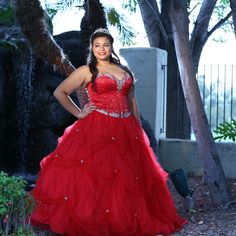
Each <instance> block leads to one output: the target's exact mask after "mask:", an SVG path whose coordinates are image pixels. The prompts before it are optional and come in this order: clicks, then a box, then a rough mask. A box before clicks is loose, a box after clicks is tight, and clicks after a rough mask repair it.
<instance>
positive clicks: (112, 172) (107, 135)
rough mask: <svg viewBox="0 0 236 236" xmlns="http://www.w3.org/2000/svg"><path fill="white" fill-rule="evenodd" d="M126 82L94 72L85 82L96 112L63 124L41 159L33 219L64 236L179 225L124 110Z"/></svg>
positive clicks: (128, 234) (112, 235) (135, 235)
mask: <svg viewBox="0 0 236 236" xmlns="http://www.w3.org/2000/svg"><path fill="white" fill-rule="evenodd" d="M132 85H133V81H132V78H131V77H130V76H129V75H128V74H125V75H124V77H123V79H122V80H119V79H116V78H115V77H114V76H112V75H110V74H99V75H98V76H97V78H96V90H95V91H94V90H93V88H92V84H91V83H90V84H89V85H88V87H87V91H88V95H89V98H90V101H91V102H92V103H94V104H95V105H96V106H97V109H96V110H95V111H93V112H92V113H90V114H89V115H88V116H87V117H85V118H84V119H81V120H78V121H76V122H75V123H74V124H73V125H71V126H70V127H68V128H67V129H66V130H65V132H64V134H63V136H62V137H61V138H59V140H58V145H57V147H56V149H55V150H54V151H53V152H52V153H50V154H49V155H48V156H46V157H45V158H44V159H43V160H42V161H41V164H40V165H41V171H40V174H39V177H38V180H37V182H36V186H35V188H34V189H33V191H32V194H33V196H34V198H35V200H36V207H35V208H34V211H33V213H32V218H31V219H32V224H33V225H41V226H43V225H44V226H47V227H48V228H49V229H51V230H52V231H53V232H56V233H58V234H61V235H68V236H144V235H145V236H154V235H157V234H171V233H173V232H175V231H177V230H179V229H181V228H182V226H183V224H184V223H186V221H185V220H184V219H182V218H181V217H180V216H178V214H177V213H176V209H175V206H174V202H173V200H172V198H171V195H170V192H169V190H168V188H167V185H166V179H167V173H166V172H165V171H164V170H163V169H162V168H161V167H160V165H159V164H158V162H157V161H156V158H155V155H154V153H153V151H152V149H151V148H150V145H149V140H148V138H147V136H146V134H145V132H144V131H143V129H142V128H141V126H140V125H139V123H138V122H137V120H136V118H135V117H134V116H132V115H131V113H130V109H129V105H128V100H127V96H126V95H127V93H128V90H129V89H130V88H131V86H132Z"/></svg>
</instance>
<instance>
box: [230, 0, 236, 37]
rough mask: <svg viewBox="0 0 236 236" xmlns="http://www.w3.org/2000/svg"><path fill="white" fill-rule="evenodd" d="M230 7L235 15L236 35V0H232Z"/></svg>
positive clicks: (235, 27)
mask: <svg viewBox="0 0 236 236" xmlns="http://www.w3.org/2000/svg"><path fill="white" fill-rule="evenodd" d="M230 7H231V10H232V15H233V24H234V34H235V37H236V0H230Z"/></svg>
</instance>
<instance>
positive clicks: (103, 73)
mask: <svg viewBox="0 0 236 236" xmlns="http://www.w3.org/2000/svg"><path fill="white" fill-rule="evenodd" d="M123 73H124V74H123V76H122V78H121V79H119V78H118V77H116V76H115V75H113V74H111V73H108V72H99V73H98V74H97V77H99V76H101V75H105V76H108V77H110V78H111V79H115V80H117V81H124V80H125V79H126V76H129V74H128V73H127V72H126V71H125V72H123Z"/></svg>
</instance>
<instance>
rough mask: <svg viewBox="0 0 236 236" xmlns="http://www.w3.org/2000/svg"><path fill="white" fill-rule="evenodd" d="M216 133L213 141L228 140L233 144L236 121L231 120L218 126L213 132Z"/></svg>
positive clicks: (235, 133) (235, 134) (235, 138)
mask: <svg viewBox="0 0 236 236" xmlns="http://www.w3.org/2000/svg"><path fill="white" fill-rule="evenodd" d="M214 133H216V135H217V136H216V137H215V140H219V141H221V140H222V139H223V140H226V139H229V140H232V141H233V142H235V141H236V120H234V119H232V120H231V121H230V122H227V121H225V122H224V123H221V124H219V125H218V126H217V127H216V129H215V130H214Z"/></svg>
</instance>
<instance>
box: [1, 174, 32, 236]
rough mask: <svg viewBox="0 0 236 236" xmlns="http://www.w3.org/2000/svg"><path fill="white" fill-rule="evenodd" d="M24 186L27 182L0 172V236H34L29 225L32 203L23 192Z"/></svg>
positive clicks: (30, 198)
mask: <svg viewBox="0 0 236 236" xmlns="http://www.w3.org/2000/svg"><path fill="white" fill-rule="evenodd" d="M26 185H27V182H26V181H25V180H23V179H22V178H21V177H15V176H8V175H7V174H6V173H5V172H3V171H1V172H0V193H1V195H0V235H2V236H32V235H34V233H33V231H32V229H31V227H30V224H29V215H30V214H31V212H32V208H33V206H34V201H33V199H32V197H31V196H30V195H28V193H27V192H26V191H25V187H26ZM27 221H28V222H27Z"/></svg>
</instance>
